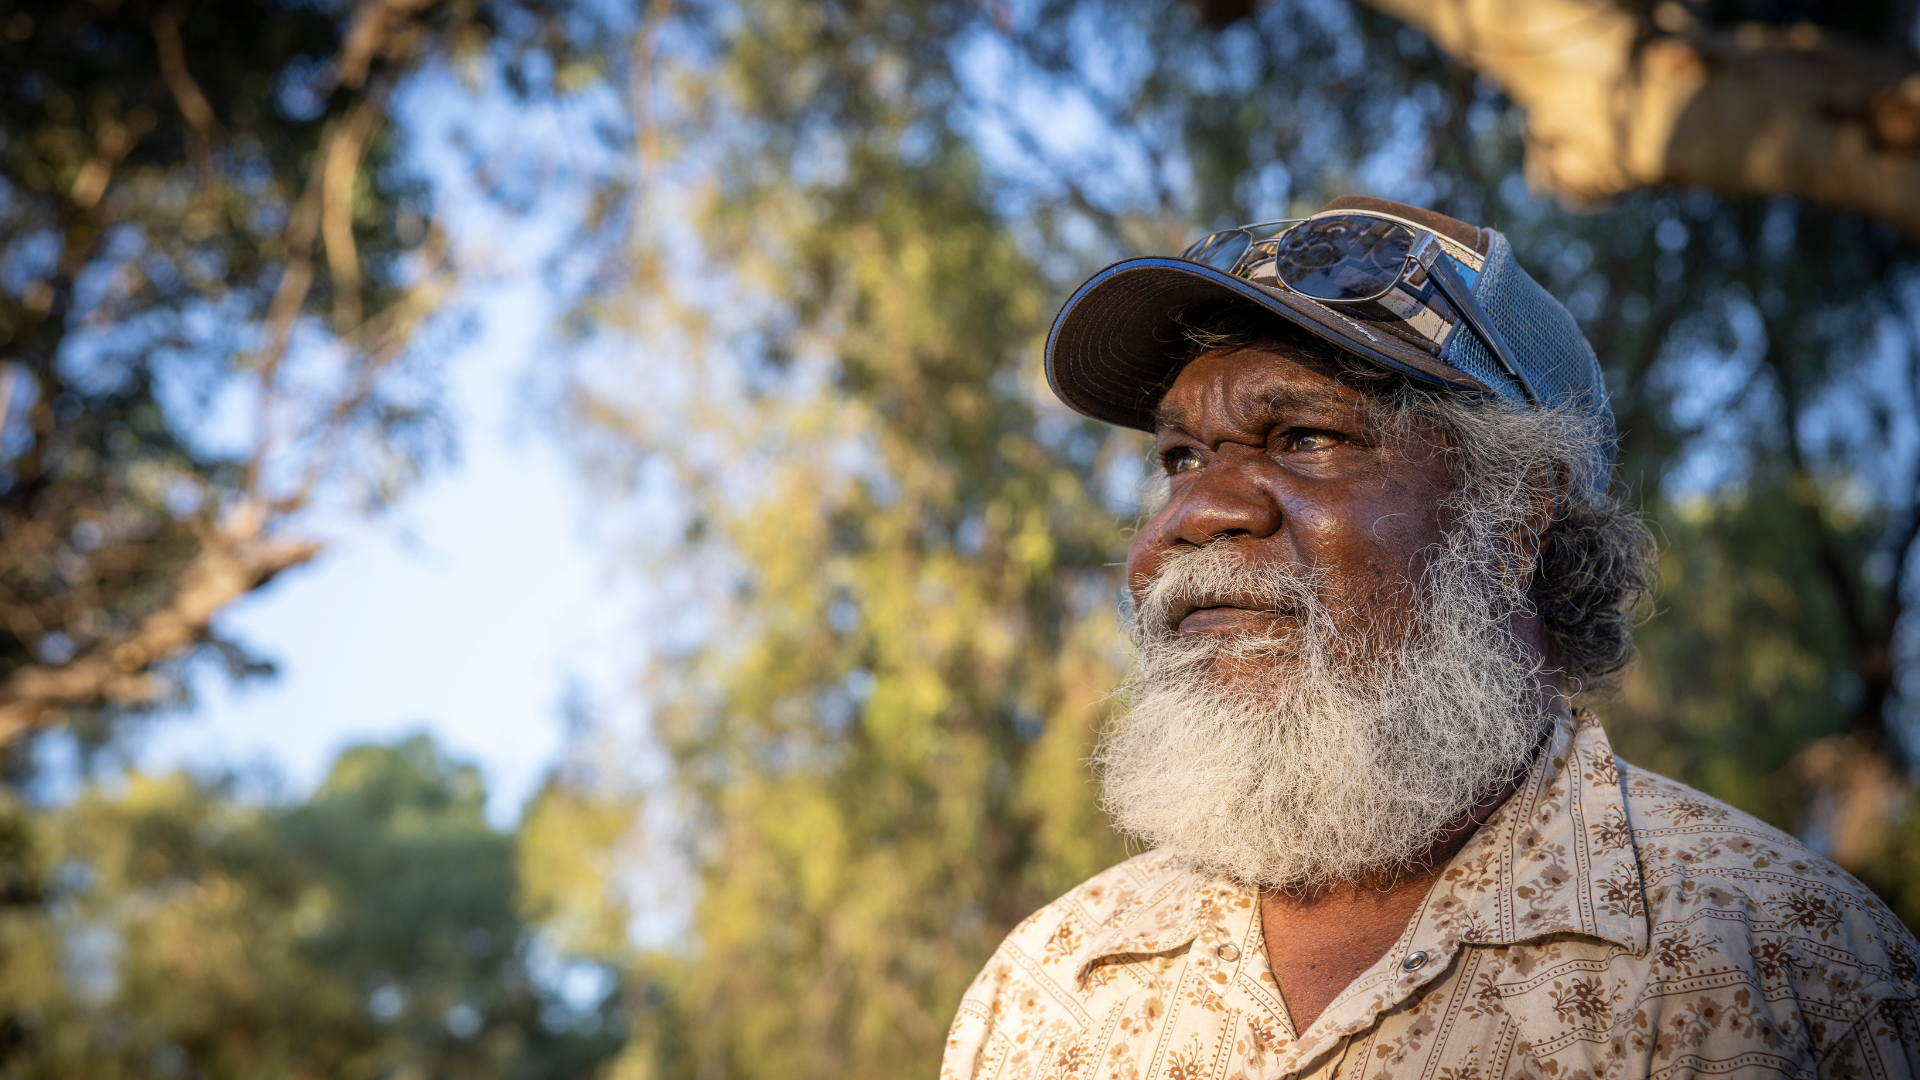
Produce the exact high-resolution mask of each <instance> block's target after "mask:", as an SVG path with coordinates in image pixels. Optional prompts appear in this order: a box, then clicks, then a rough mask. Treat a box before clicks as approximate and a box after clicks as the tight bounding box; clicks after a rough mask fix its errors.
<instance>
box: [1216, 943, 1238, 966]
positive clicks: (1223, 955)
mask: <svg viewBox="0 0 1920 1080" xmlns="http://www.w3.org/2000/svg"><path fill="white" fill-rule="evenodd" d="M1213 955H1215V956H1217V957H1219V958H1220V959H1222V960H1225V961H1226V962H1227V963H1229V964H1231V963H1233V962H1234V961H1235V960H1238V959H1240V950H1239V949H1236V948H1234V947H1233V946H1232V945H1222V946H1220V947H1219V948H1217V949H1215V950H1213Z"/></svg>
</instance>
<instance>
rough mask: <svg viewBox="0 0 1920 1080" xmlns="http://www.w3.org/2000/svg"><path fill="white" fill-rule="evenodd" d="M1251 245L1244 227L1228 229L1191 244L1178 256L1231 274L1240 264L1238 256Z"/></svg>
mask: <svg viewBox="0 0 1920 1080" xmlns="http://www.w3.org/2000/svg"><path fill="white" fill-rule="evenodd" d="M1251 246H1253V237H1252V236H1250V235H1248V233H1247V231H1246V230H1245V229H1228V230H1227V231H1226V232H1217V233H1214V234H1213V235H1212V236H1209V237H1207V238H1206V239H1205V240H1202V241H1200V242H1199V243H1197V244H1195V245H1193V246H1192V247H1190V248H1188V249H1187V250H1186V251H1185V252H1184V253H1182V254H1181V256H1180V257H1181V258H1183V259H1192V260H1193V261H1194V262H1197V263H1205V264H1207V265H1208V266H1211V267H1213V268H1214V269H1215V270H1218V271H1220V272H1222V273H1226V274H1231V273H1233V268H1234V267H1235V266H1238V265H1239V264H1240V257H1241V256H1242V255H1245V254H1246V253H1247V248H1249V247H1251Z"/></svg>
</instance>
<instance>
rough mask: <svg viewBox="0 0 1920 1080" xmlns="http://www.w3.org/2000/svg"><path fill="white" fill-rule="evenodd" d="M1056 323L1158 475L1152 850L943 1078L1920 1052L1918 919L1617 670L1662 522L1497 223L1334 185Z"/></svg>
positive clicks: (979, 989) (1614, 1064)
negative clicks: (1626, 742) (1672, 749)
mask: <svg viewBox="0 0 1920 1080" xmlns="http://www.w3.org/2000/svg"><path fill="white" fill-rule="evenodd" d="M1046 359H1047V373H1048V377H1049V380H1050V381H1051V384H1052V386H1053V388H1054V391H1055V392H1056V393H1057V394H1058V395H1059V396H1060V398H1061V399H1062V400H1063V401H1065V402H1066V403H1067V404H1068V405H1069V406H1072V407H1073V408H1075V409H1077V410H1079V411H1080V412H1082V413H1084V414H1086V415H1088V416H1092V417H1094V418H1096V419H1100V420H1104V421H1107V422H1110V423H1115V424H1120V425H1124V426H1128V427H1134V428H1139V429H1142V430H1146V431H1150V432H1152V433H1153V436H1154V438H1155V440H1156V443H1157V448H1156V452H1155V456H1156V458H1157V460H1158V462H1159V464H1160V466H1161V467H1162V469H1163V471H1164V474H1165V485H1164V488H1163V490H1162V493H1161V495H1162V497H1161V498H1160V500H1159V505H1158V506H1157V508H1156V509H1154V510H1153V511H1152V512H1151V514H1150V516H1149V517H1148V518H1147V520H1146V522H1145V524H1144V525H1143V526H1142V527H1141V528H1140V529H1139V531H1138V533H1137V534H1136V535H1135V537H1134V539H1133V543H1132V548H1131V551H1130V553H1129V556H1128V560H1127V575H1128V585H1129V589H1130V591H1131V594H1132V607H1133V632H1134V640H1135V645H1136V647H1137V653H1138V656H1137V663H1136V668H1135V672H1134V674H1133V676H1132V678H1131V679H1130V681H1129V683H1128V685H1127V687H1126V688H1125V690H1124V693H1123V697H1122V700H1123V703H1124V705H1125V710H1124V715H1122V716H1121V717H1119V718H1118V719H1117V720H1116V721H1115V723H1114V725H1113V726H1112V728H1111V730H1110V731H1108V732H1107V734H1106V738H1105V741H1104V742H1103V743H1102V745H1101V746H1100V748H1099V750H1098V751H1097V753H1096V756H1095V762H1096V764H1097V766H1098V768H1099V772H1100V778H1101V781H1102V784H1103V787H1104V792H1105V799H1106V805H1107V808H1108V810H1109V811H1110V813H1111V814H1112V816H1113V819H1114V821H1115V822H1116V823H1117V824H1118V825H1119V826H1120V827H1121V828H1122V829H1123V830H1125V831H1126V832H1128V833H1129V834H1131V835H1133V836H1135V837H1137V838H1139V839H1140V840H1141V841H1142V842H1143V843H1144V844H1145V845H1147V846H1149V847H1150V848H1151V850H1149V851H1147V852H1146V853H1145V854H1143V855H1140V856H1138V857H1136V858H1133V859H1131V860H1129V861H1127V862H1125V863H1122V864H1121V865H1119V866H1116V867H1113V868H1112V869H1110V870H1107V871H1106V872H1104V873H1102V874H1100V875H1098V876H1096V877H1094V878H1093V879H1092V880H1090V881H1088V882H1086V883H1085V884H1083V885H1081V886H1079V887H1078V888H1076V889H1074V890H1073V891H1072V892H1069V893H1068V894H1067V895H1065V896H1063V897H1061V898H1060V899H1058V900H1056V901H1054V902H1053V903H1052V904H1049V905H1048V906H1047V907H1045V908H1043V909H1041V910H1040V911H1038V912H1035V913H1034V914H1033V915H1032V916H1031V917H1030V918H1028V919H1027V920H1026V921H1025V922H1023V923H1021V924H1020V926H1018V927H1016V928H1015V929H1014V931H1013V933H1012V934H1010V935H1009V936H1008V938H1007V940H1006V942H1005V943H1004V944H1003V945H1002V946H1001V947H1000V949H999V951H998V952H996V953H995V955H994V957H993V958H992V960H991V961H989V962H988V964H987V966H986V968H985V969H984V970H983V971H981V973H980V975H979V977H978V978H977V979H976V980H975V981H974V983H973V985H972V987H971V988H969V990H968V991H967V993H966V996H965V998H964V999H963V1001H962V1003H961V1006H960V1009H959V1014H958V1016H957V1017H956V1018H955V1020H954V1024H953V1029H952V1032H951V1034H950V1036H949V1039H948V1043H947V1051H946V1059H945V1065H944V1068H943V1070H942V1075H943V1076H944V1077H949V1078H954V1080H958V1078H962V1077H1103V1078H1104V1077H1113V1078H1126V1080H1201V1078H1206V1080H1226V1078H1266V1077H1275V1078H1278V1077H1310V1078H1314V1080H1336V1078H1337V1080H1376V1078H1377V1080H1389V1078H1406V1080H1416V1078H1417V1080H1502V1078H1505V1077H1550V1078H1552V1080H1571V1078H1595V1080H1598V1078H1603V1077H1605V1078H1636V1077H1654V1076H1658V1077H1663V1078H1666V1077H1683V1076H1692V1075H1712V1076H1715V1077H1727V1076H1735V1077H1759V1076H1795V1077H1816V1076H1818V1077H1884V1078H1904V1077H1910V1076H1913V1075H1914V1074H1915V1072H1916V1064H1920V1061H1917V1059H1916V1055H1917V1054H1920V1050H1916V1047H1920V946H1916V944H1915V941H1914V938H1913V936H1912V935H1911V934H1910V933H1909V932H1908V930H1907V929H1906V928H1905V927H1904V926H1902V925H1901V924H1900V922H1899V920H1898V919H1897V918H1895V917H1894V916H1893V915H1892V914H1891V913H1890V912H1889V911H1888V910H1887V908H1886V906H1885V905H1884V904H1882V903H1881V902H1880V901H1879V900H1878V899H1876V898H1875V897H1874V896H1873V894H1872V893H1871V892H1869V891H1868V890H1867V889H1865V888H1864V887H1862V886H1861V885H1860V884H1859V883H1858V882H1856V881H1854V880H1853V879H1852V878H1851V877H1849V876H1847V875H1846V874H1845V873H1843V872H1842V871H1840V870H1838V869H1837V868H1835V867H1834V866H1832V865H1831V864H1830V863H1828V862H1827V861H1826V860H1824V859H1822V858H1820V857H1819V856H1818V855H1816V854H1814V853H1813V852H1811V851H1809V850H1808V849H1807V848H1806V847H1804V846H1803V845H1801V844H1800V843H1798V842H1797V841H1795V840H1794V839H1792V838H1791V837H1788V836H1786V835H1785V834H1783V833H1781V832H1779V831H1777V830H1775V829H1773V828H1770V827H1769V826H1767V825H1765V824H1762V823H1761V822H1759V821H1757V820H1755V819H1753V818H1752V817H1749V816H1748V815H1746V814H1743V813H1740V812H1739V811H1736V810H1734V809H1732V808H1730V807H1728V806H1725V805H1723V804H1721V803H1719V802H1716V801H1715V800H1713V799H1710V798H1708V797H1707V796H1705V795H1702V794H1700V793H1699V792H1696V791H1693V790H1692V789H1690V788H1687V787H1684V786H1682V785H1680V784H1677V783H1674V782H1673V781H1670V780H1667V779H1664V778H1662V777H1658V776H1655V775H1652V774H1650V773H1647V772H1645V771H1642V770H1640V769H1636V768H1634V767H1633V766H1631V765H1629V764H1627V763H1625V762H1623V761H1621V760H1619V759H1618V758H1616V757H1615V756H1614V754H1613V751H1612V749H1611V748H1610V746H1609V745H1608V742H1607V737H1606V734H1605V732H1604V730H1603V729H1602V727H1601V723H1600V720H1599V719H1598V717H1597V716H1596V715H1595V713H1594V712H1593V711H1592V710H1591V708H1590V707H1589V702H1591V701H1593V700H1594V699H1596V698H1598V697H1600V696H1601V695H1603V694H1604V693H1605V692H1606V691H1607V690H1608V689H1609V688H1611V687H1612V686H1613V685H1614V683H1615V682H1616V681H1617V678H1618V676H1619V674H1620V672H1621V671H1622V670H1623V669H1624V668H1626V667H1627V665H1628V664H1629V663H1630V662H1631V661H1632V659H1633V644H1632V639H1631V629H1632V622H1633V619H1634V616H1635V613H1636V611H1637V610H1639V609H1640V608H1641V607H1642V606H1643V604H1644V603H1645V601H1646V599H1647V596H1648V593H1649V589H1650V585H1651V579H1652V542H1651V540H1650V538H1649V537H1648V534H1647V532H1646V530H1645V529H1644V527H1642V526H1641V524H1640V522H1639V521H1638V519H1637V518H1636V517H1635V516H1634V514H1633V513H1632V512H1631V511H1630V510H1629V509H1628V508H1627V507H1626V506H1625V504H1624V503H1623V502H1622V501H1621V500H1620V499H1618V498H1617V497H1615V496H1614V495H1613V494H1612V493H1611V492H1610V485H1611V479H1612V476H1611V474H1612V457H1613V452H1614V442H1615V435H1614V429H1613V418H1612V412H1611V409H1610V408H1609V406H1608V404H1607V395H1606V389H1605V384H1604V382H1603V380H1602V377H1601V373H1600V369H1599V365H1598V363H1597V361H1596V360H1595V358H1594V355H1593V352H1592V349H1591V348H1590V347H1589V346H1588V345H1587V343H1586V341H1585V339H1584V338H1582V337H1581V335H1580V332H1579V329H1578V327H1577V326H1576V324H1575V323H1574V320H1573V318H1572V317H1571V316H1570V315H1569V314H1568V313H1567V311H1566V310H1565V309H1564V308H1563V307H1561V306H1560V304H1559V303H1557V302H1556V301H1555V300H1554V299H1553V298H1552V297H1551V296H1550V295H1549V294H1547V293H1546V291H1545V290H1543V289H1542V288H1541V287H1540V286H1539V285H1538V284H1537V283H1535V282H1534V281H1533V279H1532V278H1530V277H1528V276H1527V274H1526V272H1525V271H1524V270H1522V269H1521V268H1520V267H1519V265H1518V264H1517V263H1516V262H1515V261H1514V258H1513V254H1512V251H1511V249H1510V248H1509V247H1508V245H1507V242H1506V240H1505V238H1504V237H1502V236H1501V235H1500V234H1499V233H1498V232H1495V231H1494V230H1492V229H1483V228H1477V227H1475V226H1472V225H1468V224H1465V223H1463V222H1459V221H1455V220H1453V219H1451V218H1447V217H1443V216H1441V215H1439V214H1436V213H1433V212H1431V211H1427V210H1422V209H1419V208H1416V207H1410V206H1403V205H1400V204H1397V203H1389V202H1384V201H1382V200H1376V199H1365V198H1344V199H1338V200H1335V201H1334V202H1332V203H1329V204H1328V205H1327V207H1326V208H1325V209H1323V210H1322V211H1321V212H1320V213H1319V214H1316V215H1314V216H1313V217H1311V218H1307V219H1304V220H1298V221H1285V222H1268V223H1263V224H1261V225H1254V226H1246V227H1243V228H1240V229H1230V230H1226V231H1225V232H1221V233H1215V234H1213V235H1212V236H1209V237H1207V238H1205V239H1204V240H1202V241H1201V242H1199V243H1197V244H1195V245H1194V246H1193V247H1192V248H1189V249H1188V250H1187V252H1186V253H1185V254H1184V255H1183V256H1182V257H1180V258H1177V259H1176V258H1159V257H1156V258H1142V259H1133V260H1129V261H1127V262H1124V263H1120V264H1117V265H1115V266H1112V267H1109V268H1108V269H1106V270H1104V271H1102V272H1101V273H1099V274H1097V275H1095V276H1094V277H1093V278H1092V279H1091V280H1089V281H1088V282H1087V283H1086V284H1085V285H1083V286H1081V288H1080V289H1079V290H1078V291H1077V292H1075V294H1074V295H1073V297H1072V298H1071V299H1069V300H1068V302H1067V304H1066V306H1065V307H1064V308H1063V309H1062V311H1061V313H1060V315H1059V317H1058V318H1057V319H1056V321H1055V323H1054V327H1053V332H1052V334H1051V335H1050V337H1049V339H1048V343H1047V358H1046Z"/></svg>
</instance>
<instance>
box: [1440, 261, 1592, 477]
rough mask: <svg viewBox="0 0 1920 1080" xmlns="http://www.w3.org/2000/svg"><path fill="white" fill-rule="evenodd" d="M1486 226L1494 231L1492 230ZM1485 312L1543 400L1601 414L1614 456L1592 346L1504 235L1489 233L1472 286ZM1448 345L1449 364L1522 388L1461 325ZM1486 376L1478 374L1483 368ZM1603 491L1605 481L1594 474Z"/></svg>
mask: <svg viewBox="0 0 1920 1080" xmlns="http://www.w3.org/2000/svg"><path fill="white" fill-rule="evenodd" d="M1489 231H1491V230H1489ZM1473 293H1474V297H1475V298H1476V299H1478V300H1479V301H1480V306H1481V307H1482V308H1485V309H1486V312H1487V317H1488V318H1490V319H1492V320H1493V325H1494V328H1495V329H1496V330H1498V331H1499V332H1500V336H1501V337H1503V338H1505V339H1506V343H1507V350H1508V352H1510V353H1511V354H1512V355H1513V362H1514V363H1516V364H1518V365H1520V369H1521V370H1522V371H1524V372H1526V375H1527V378H1528V379H1529V380H1531V381H1532V383H1533V388H1534V390H1535V391H1537V392H1538V393H1539V394H1540V397H1541V399H1542V401H1543V403H1544V404H1547V405H1552V406H1562V405H1574V406H1576V407H1577V408H1581V409H1586V410H1591V411H1594V412H1597V413H1599V415H1600V417H1601V420H1602V422H1603V423H1605V424H1606V426H1607V444H1608V448H1609V449H1608V454H1609V456H1611V454H1612V449H1611V448H1612V442H1613V435H1614V426H1613V410H1612V409H1611V408H1609V407H1608V405H1607V390H1606V383H1605V381H1604V377H1603V376H1602V375H1601V373H1600V361H1599V359H1598V358H1597V357H1595V356H1594V354H1593V346H1592V345H1589V344H1588V343H1587V338H1586V335H1584V334H1582V333H1581V332H1580V326H1579V324H1578V323H1576V322H1574V319H1573V313H1572V312H1570V311H1568V310H1567V309H1566V307H1565V306H1563V305H1562V304H1561V303H1560V301H1558V300H1555V299H1554V298H1553V294H1552V293H1549V292H1548V291H1547V290H1546V289H1544V288H1542V287H1541V286H1540V283H1539V282H1537V281H1535V280H1533V277H1532V276H1531V275H1529V274H1528V273H1527V271H1526V270H1525V269H1524V268H1523V267H1521V265H1520V263H1519V262H1518V261H1516V260H1515V259H1514V257H1513V249H1512V247H1511V246H1510V245H1508V243H1507V238H1506V237H1504V236H1502V235H1500V234H1499V233H1497V232H1494V233H1493V244H1492V247H1491V249H1490V250H1489V251H1488V253H1487V264H1486V266H1485V267H1484V268H1483V269H1482V270H1481V272H1480V280H1479V281H1478V282H1477V283H1476V285H1475V288H1474V290H1473ZM1455 333H1456V334H1457V335H1458V337H1456V339H1455V341H1454V344H1453V348H1452V349H1451V350H1449V352H1448V355H1447V362H1448V363H1449V364H1452V365H1453V366H1455V367H1457V368H1460V369H1461V370H1462V371H1466V372H1468V373H1470V374H1472V375H1474V376H1475V377H1477V378H1479V379H1480V381H1482V382H1484V383H1486V384H1487V385H1489V386H1493V387H1497V388H1498V389H1499V391H1500V392H1501V393H1502V394H1504V395H1506V396H1508V397H1512V398H1516V399H1518V398H1520V397H1521V391H1520V389H1519V387H1518V386H1516V385H1515V384H1514V382H1513V380H1512V379H1510V378H1508V377H1507V376H1506V375H1505V373H1503V372H1501V371H1500V369H1499V363H1498V362H1497V361H1496V360H1494V358H1493V356H1492V354H1491V353H1489V352H1488V351H1487V347H1486V346H1485V345H1484V344H1482V343H1481V341H1480V338H1479V335H1477V334H1475V333H1473V332H1472V331H1471V330H1468V329H1467V328H1466V327H1465V326H1462V327H1460V328H1459V329H1458V330H1456V331H1455ZM1483 370H1484V371H1485V372H1486V374H1482V371H1483ZM1596 483H1598V484H1599V485H1600V486H1601V487H1602V488H1603V489H1604V488H1605V486H1606V481H1605V480H1604V479H1602V478H1596Z"/></svg>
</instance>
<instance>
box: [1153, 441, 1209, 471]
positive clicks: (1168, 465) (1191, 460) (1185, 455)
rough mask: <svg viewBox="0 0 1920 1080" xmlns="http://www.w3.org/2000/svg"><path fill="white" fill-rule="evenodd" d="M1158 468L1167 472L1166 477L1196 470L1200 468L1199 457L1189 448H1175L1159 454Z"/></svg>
mask: <svg viewBox="0 0 1920 1080" xmlns="http://www.w3.org/2000/svg"><path fill="white" fill-rule="evenodd" d="M1160 467H1161V468H1163V469H1165V470H1167V475H1168V476H1172V475H1173V474H1174V473H1183V472H1186V471H1187V470H1188V469H1197V468H1199V467H1200V455H1199V454H1196V453H1194V452H1193V449H1192V448H1191V447H1186V446H1176V447H1174V448H1173V449H1171V450H1166V451H1164V452H1162V453H1161V455H1160Z"/></svg>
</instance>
